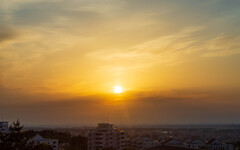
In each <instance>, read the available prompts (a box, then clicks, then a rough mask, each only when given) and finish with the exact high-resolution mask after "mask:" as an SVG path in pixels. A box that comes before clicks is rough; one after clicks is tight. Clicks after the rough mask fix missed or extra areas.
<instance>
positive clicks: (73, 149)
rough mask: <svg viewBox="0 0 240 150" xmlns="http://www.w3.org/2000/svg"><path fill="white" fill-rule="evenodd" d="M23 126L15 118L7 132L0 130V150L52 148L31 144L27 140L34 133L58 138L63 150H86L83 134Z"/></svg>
mask: <svg viewBox="0 0 240 150" xmlns="http://www.w3.org/2000/svg"><path fill="white" fill-rule="evenodd" d="M23 128H24V126H22V125H21V123H20V121H19V120H17V121H16V122H13V123H12V124H11V125H10V126H9V132H8V133H1V132H0V149H1V150H53V148H52V147H51V146H50V145H47V144H39V145H33V143H30V142H28V141H29V139H31V138H32V137H33V136H35V135H36V134H39V135H41V136H42V137H44V138H49V139H58V140H59V144H63V143H65V145H64V144H63V145H64V149H65V150H87V138H86V137H83V136H80V135H79V136H71V135H70V134H69V133H67V132H58V131H54V130H43V131H34V130H29V131H24V132H23V131H22V129H23Z"/></svg>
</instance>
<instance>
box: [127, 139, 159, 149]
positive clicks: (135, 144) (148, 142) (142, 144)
mask: <svg viewBox="0 0 240 150" xmlns="http://www.w3.org/2000/svg"><path fill="white" fill-rule="evenodd" d="M159 145H160V143H159V142H158V141H157V140H152V139H150V138H148V137H137V138H134V139H132V140H130V141H129V142H128V147H129V148H130V149H134V150H146V149H149V148H153V147H156V146H159Z"/></svg>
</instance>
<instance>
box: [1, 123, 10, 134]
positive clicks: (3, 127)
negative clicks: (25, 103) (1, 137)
mask: <svg viewBox="0 0 240 150" xmlns="http://www.w3.org/2000/svg"><path fill="white" fill-rule="evenodd" d="M8 131H9V129H8V122H7V121H1V122H0V132H2V133H7V132H8Z"/></svg>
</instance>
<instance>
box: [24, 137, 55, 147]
mask: <svg viewBox="0 0 240 150" xmlns="http://www.w3.org/2000/svg"><path fill="white" fill-rule="evenodd" d="M28 142H29V143H31V142H32V143H33V144H34V145H38V144H48V145H50V146H52V148H53V150H58V140H57V139H45V138H43V137H41V136H40V135H39V134H37V135H35V136H34V137H33V138H32V139H30V140H29V141H28Z"/></svg>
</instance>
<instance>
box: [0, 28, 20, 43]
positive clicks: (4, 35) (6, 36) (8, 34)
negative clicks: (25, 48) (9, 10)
mask: <svg viewBox="0 0 240 150" xmlns="http://www.w3.org/2000/svg"><path fill="white" fill-rule="evenodd" d="M17 35H18V32H17V31H16V30H15V29H13V28H12V27H9V26H6V25H1V24H0V43H3V42H5V41H8V40H12V39H14V38H16V37H17Z"/></svg>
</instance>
